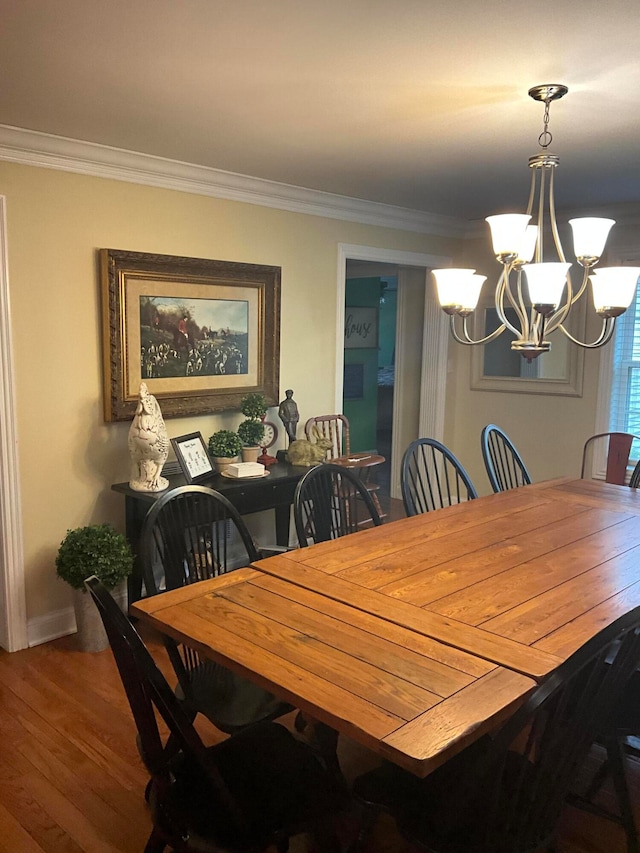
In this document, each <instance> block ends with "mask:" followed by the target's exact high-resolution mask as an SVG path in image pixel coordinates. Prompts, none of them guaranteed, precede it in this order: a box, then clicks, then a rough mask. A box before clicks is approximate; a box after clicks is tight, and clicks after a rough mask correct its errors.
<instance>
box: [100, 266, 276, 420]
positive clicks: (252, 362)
mask: <svg viewBox="0 0 640 853" xmlns="http://www.w3.org/2000/svg"><path fill="white" fill-rule="evenodd" d="M280 275H281V270H280V267H274V266H263V265H259V264H244V263H234V262H227V261H213V260H205V259H202V258H183V257H175V256H173V255H153V254H147V253H143V252H127V251H121V250H118V249H101V250H100V278H101V290H102V310H103V374H104V418H105V420H106V421H121V420H129V419H130V418H132V417H133V415H134V412H135V407H136V404H137V400H138V392H139V387H140V382H142V381H144V382H146V384H147V387H148V388H149V391H150V393H151V394H153V395H154V396H155V397H156V399H157V400H158V402H159V403H160V406H161V408H162V414H163V416H164V417H169V418H170V417H181V416H188V415H198V414H205V413H208V412H220V411H224V410H227V409H239V408H240V401H241V399H242V397H243V396H244V395H245V394H248V393H249V392H251V391H258V392H260V393H262V394H264V396H265V397H266V400H267V403H268V404H269V405H275V404H277V402H278V396H279V393H278V378H279V361H280Z"/></svg>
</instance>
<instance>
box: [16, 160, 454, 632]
mask: <svg viewBox="0 0 640 853" xmlns="http://www.w3.org/2000/svg"><path fill="white" fill-rule="evenodd" d="M0 193H2V194H4V195H5V196H6V199H7V219H8V241H9V276H10V298H11V315H12V324H13V328H12V332H13V339H14V350H15V367H16V388H17V412H18V438H19V445H20V446H19V463H20V473H21V489H22V502H23V516H24V546H25V577H26V591H27V612H28V618H29V619H30V620H34V619H38V618H41V617H44V616H46V615H47V614H49V613H51V612H53V611H56V610H59V609H61V608H65V607H67V606H68V604H69V601H70V599H69V591H68V589H67V587H66V586H65V585H64V584H63V583H62V582H61V581H59V580H58V579H57V578H56V575H55V568H54V559H55V554H56V551H57V547H58V544H59V542H60V541H61V539H62V538H63V536H64V535H65V532H66V530H67V529H68V528H73V527H76V526H79V525H84V524H89V523H93V522H100V521H109V522H112V523H114V524H115V525H116V526H117V527H118V528H120V529H123V523H124V515H123V500H122V498H121V496H119V495H116V494H115V493H113V492H111V491H110V486H111V484H112V483H115V482H121V481H124V480H127V479H128V478H129V464H128V452H127V432H128V428H129V425H128V423H121V424H105V423H104V422H103V420H102V396H101V395H102V387H101V332H100V330H101V320H100V302H99V287H98V274H97V262H96V250H97V249H99V248H113V249H126V250H132V251H139V252H159V253H164V254H169V255H185V256H192V257H204V258H212V259H220V260H229V261H244V262H250V263H259V264H274V265H277V266H281V267H282V318H281V320H282V322H281V370H280V388H281V391H282V390H283V389H285V388H289V387H290V388H293V389H294V391H295V398H296V400H297V402H298V406H299V408H300V413H301V418H303V419H304V418H306V417H308V416H310V415H311V414H313V413H317V412H318V411H322V410H331V409H333V407H334V399H335V389H334V383H335V352H336V340H335V335H336V330H335V325H336V322H335V305H336V275H337V246H338V243H349V244H358V245H365V246H372V247H379V248H388V249H394V250H402V251H413V252H423V253H434V254H440V255H446V254H454V253H455V252H456V250H457V244H456V241H453V240H444V239H441V238H430V237H427V236H424V235H420V234H415V233H409V232H402V231H398V230H391V229H384V228H379V227H373V226H364V225H358V224H352V223H347V222H342V221H338V220H332V219H323V218H319V217H314V216H307V215H303V214H293V213H288V212H283V211H279V210H272V209H269V208H265V207H257V206H252V205H247V204H242V203H237V202H229V201H223V200H219V199H213V198H207V197H204V196H195V195H189V194H187V193H181V192H174V191H169V190H161V189H155V188H149V187H142V186H137V185H134V184H129V183H124V182H118V181H110V180H105V179H100V178H92V177H86V176H82V175H76V174H71V173H65V172H61V171H53V170H48V169H43V168H35V167H28V166H18V165H12V164H6V163H3V164H0ZM272 414H274V413H272ZM239 420H240V416H239V415H237V414H228V415H224V416H217V417H216V416H201V417H198V418H191V419H180V420H176V419H170V420H167V428H168V431H169V434H170V435H180V434H184V433H186V432H190V431H192V430H199V431H201V432H202V434H203V436H204V437H205V439H206V438H208V436H209V435H210V434H211V433H212V432H213V431H214V430H215V429H218V428H220V427H221V426H222V425H226V424H229V425H231V426H234V427H235V426H236V425H237V423H238V422H239Z"/></svg>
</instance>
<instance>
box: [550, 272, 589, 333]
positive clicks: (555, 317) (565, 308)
mask: <svg viewBox="0 0 640 853" xmlns="http://www.w3.org/2000/svg"><path fill="white" fill-rule="evenodd" d="M588 282H589V270H588V269H587V268H586V267H585V269H584V275H583V277H582V284H581V285H580V287H579V288H578V291H577V293H576V294H575V296H574V295H573V285H572V283H571V274H570V273H567V297H566V299H565V301H564V303H563V304H562V305H561V306H560V307H559V308H558V310H557V311H555V312H554V313H553V314H552V315H551V317H549V319H548V321H547V334H551V332H553V331H555V329H557V328H558V326H561V325H562V323H564V321H565V320H566V318H567V314H568V313H569V311H570V310H571V308H572V306H573V305H575V303H576V302H577V301H578V299H580V297H581V296H582V294H583V293H584V291H585V288H586V286H587V284H588Z"/></svg>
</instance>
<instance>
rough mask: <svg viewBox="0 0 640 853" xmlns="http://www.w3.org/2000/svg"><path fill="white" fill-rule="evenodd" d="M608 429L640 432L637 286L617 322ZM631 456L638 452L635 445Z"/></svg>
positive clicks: (639, 305)
mask: <svg viewBox="0 0 640 853" xmlns="http://www.w3.org/2000/svg"><path fill="white" fill-rule="evenodd" d="M609 429H610V430H616V431H618V432H631V433H634V434H635V435H640V288H636V297H635V302H634V303H632V304H631V306H630V308H629V309H628V310H627V311H626V312H625V313H624V314H623V315H622V317H620V319H619V320H618V321H617V328H616V335H615V342H614V350H613V372H612V383H611V403H610V409H609ZM632 455H633V456H634V458H637V457H638V455H639V454H638V451H637V449H636V447H635V446H634V447H633V451H632Z"/></svg>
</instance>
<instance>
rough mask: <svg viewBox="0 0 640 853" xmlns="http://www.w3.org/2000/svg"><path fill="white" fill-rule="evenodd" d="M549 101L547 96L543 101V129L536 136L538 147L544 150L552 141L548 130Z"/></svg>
mask: <svg viewBox="0 0 640 853" xmlns="http://www.w3.org/2000/svg"><path fill="white" fill-rule="evenodd" d="M550 103H551V99H549V98H547V100H545V102H544V116H543V118H542V121H543V124H544V130H543V131H542V133H541V134H540V136H539V137H538V144H539V145H540V148H542V149H544V150H545V151H546V150H547V148H548V147H549V146H550V145H551V142H552V141H553V136H552V135H551V131H550V130H549V104H550Z"/></svg>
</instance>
